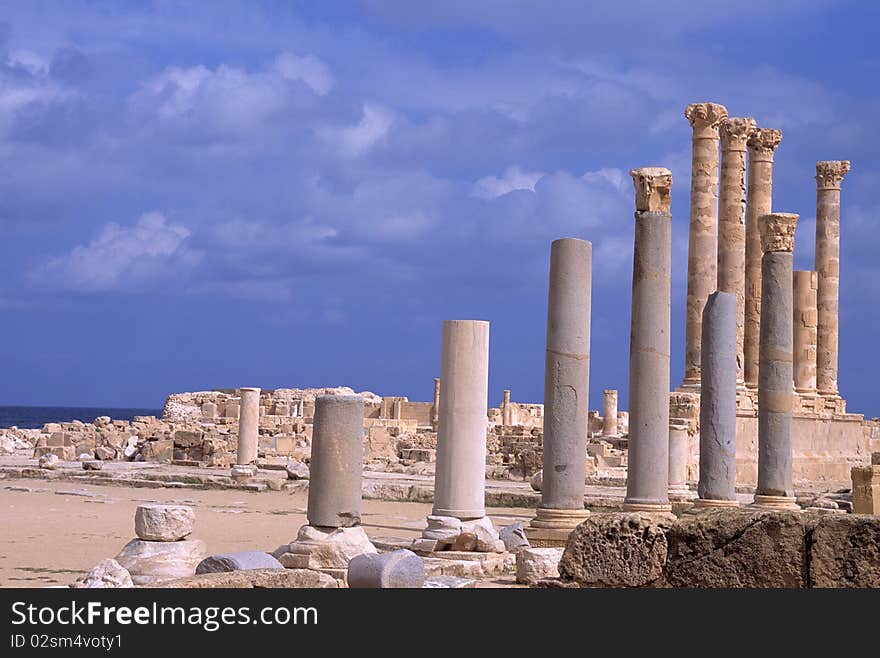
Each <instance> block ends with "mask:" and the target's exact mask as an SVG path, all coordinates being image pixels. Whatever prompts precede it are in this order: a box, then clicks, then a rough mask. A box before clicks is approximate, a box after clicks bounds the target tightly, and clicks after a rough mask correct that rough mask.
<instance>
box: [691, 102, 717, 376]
mask: <svg viewBox="0 0 880 658" xmlns="http://www.w3.org/2000/svg"><path fill="white" fill-rule="evenodd" d="M684 116H685V117H686V118H687V120H688V121H689V122H690V124H691V128H693V138H692V146H693V151H692V159H691V214H690V231H689V236H688V278H687V311H686V312H687V318H686V325H685V348H684V382H683V383H682V386H684V387H698V386H699V385H700V323H701V321H702V315H703V306H705V305H706V298H707V297H708V296H709V295H710V294H711V293H712V292H713V291H714V290H715V289H716V287H717V283H718V140H719V135H718V126H719V124H720V123H721V122H722V121H723V120H724V119H726V118H727V108H726V107H724V106H723V105H719V104H718V103H692V104H690V105H688V106H687V109H685V111H684Z"/></svg>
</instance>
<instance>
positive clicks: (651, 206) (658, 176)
mask: <svg viewBox="0 0 880 658" xmlns="http://www.w3.org/2000/svg"><path fill="white" fill-rule="evenodd" d="M629 175H630V176H632V178H633V185H635V188H636V210H638V211H641V212H669V206H670V202H671V201H670V197H671V191H672V172H671V171H669V170H668V169H666V168H665V167H641V168H640V169H631V170H630V172H629Z"/></svg>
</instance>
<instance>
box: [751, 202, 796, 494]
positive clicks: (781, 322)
mask: <svg viewBox="0 0 880 658" xmlns="http://www.w3.org/2000/svg"><path fill="white" fill-rule="evenodd" d="M797 220H798V215H796V214H793V213H771V214H769V215H764V216H763V217H761V219H760V220H759V226H760V229H761V247H762V248H763V250H764V257H763V259H762V261H761V337H760V338H761V341H760V348H761V349H760V363H759V366H758V487H757V489H756V490H755V503H754V504H755V506H757V507H766V508H771V509H794V510H797V509H799V507H798V505H797V503H796V502H795V497H794V487H793V485H792V470H791V410H792V377H793V374H792V352H793V347H792V343H793V336H792V257H793V255H792V252H793V251H794V231H795V226H796V225H797Z"/></svg>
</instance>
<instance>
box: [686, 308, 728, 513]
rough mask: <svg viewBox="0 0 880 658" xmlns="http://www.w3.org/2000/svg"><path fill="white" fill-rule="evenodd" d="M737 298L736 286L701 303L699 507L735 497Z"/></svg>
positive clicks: (724, 504) (722, 503) (719, 504)
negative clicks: (733, 291)
mask: <svg viewBox="0 0 880 658" xmlns="http://www.w3.org/2000/svg"><path fill="white" fill-rule="evenodd" d="M737 304H738V300H737V298H736V295H735V294H734V293H732V292H715V293H713V294H711V295H709V300H708V301H707V302H706V307H705V308H704V309H703V349H702V351H701V357H700V358H701V360H702V361H701V362H702V371H703V379H702V381H701V385H700V481H699V484H698V485H697V494H698V495H699V498H698V499H697V500H696V501H694V504H695V505H696V506H698V507H734V506H736V505H739V503H738V502H737V500H736V387H737V370H738V369H737V362H736V361H737V349H738V347H737V323H736V319H737V313H738V309H737Z"/></svg>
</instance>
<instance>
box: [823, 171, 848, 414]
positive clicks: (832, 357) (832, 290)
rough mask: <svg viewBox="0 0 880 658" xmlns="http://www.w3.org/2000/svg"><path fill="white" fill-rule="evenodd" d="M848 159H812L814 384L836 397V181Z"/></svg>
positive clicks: (825, 394)
mask: <svg viewBox="0 0 880 658" xmlns="http://www.w3.org/2000/svg"><path fill="white" fill-rule="evenodd" d="M849 169H850V164H849V161H848V160H826V161H823V162H817V163H816V266H815V269H816V272H817V273H818V275H819V290H818V296H817V299H818V308H819V332H818V349H817V357H816V362H817V373H816V387H817V389H818V391H819V395H824V396H828V397H839V395H840V394H839V392H838V388H837V340H838V333H837V331H838V326H839V319H840V318H839V286H840V184H841V182H842V181H843V177H844V176H846V174H847V172H849Z"/></svg>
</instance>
